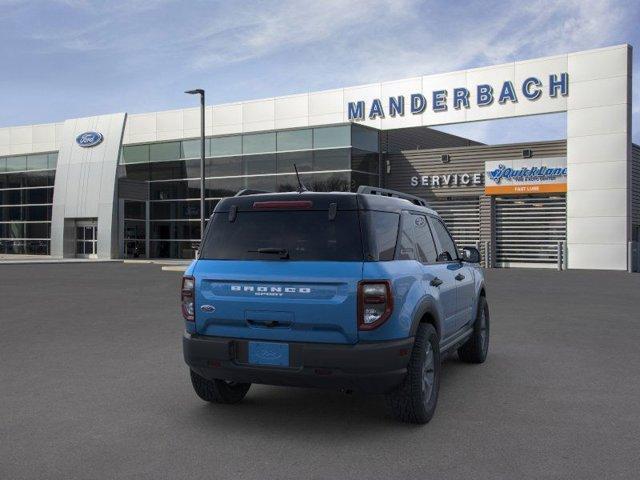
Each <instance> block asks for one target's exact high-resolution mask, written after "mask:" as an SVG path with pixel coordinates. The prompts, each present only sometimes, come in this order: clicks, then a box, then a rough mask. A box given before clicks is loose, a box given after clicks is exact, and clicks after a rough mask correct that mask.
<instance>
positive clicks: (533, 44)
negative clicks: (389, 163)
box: [0, 0, 640, 132]
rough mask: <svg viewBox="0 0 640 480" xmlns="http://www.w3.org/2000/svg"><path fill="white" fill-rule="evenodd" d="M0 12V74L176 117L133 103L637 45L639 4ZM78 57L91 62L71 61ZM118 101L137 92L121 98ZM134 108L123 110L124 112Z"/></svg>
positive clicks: (382, 2)
mask: <svg viewBox="0 0 640 480" xmlns="http://www.w3.org/2000/svg"><path fill="white" fill-rule="evenodd" d="M0 4H1V5H3V7H4V8H2V12H1V13H0V20H1V21H2V25H0V27H5V28H0V41H1V42H2V44H3V45H5V52H4V54H1V55H3V56H2V57H0V59H1V60H4V62H3V63H4V64H11V65H13V66H14V67H13V68H12V69H10V70H11V71H10V72H9V75H12V74H13V72H23V73H22V75H23V76H31V77H34V78H35V77H37V76H38V75H39V74H40V72H38V71H37V68H38V66H39V65H41V64H42V63H43V62H51V63H50V64H51V65H54V64H53V61H52V60H51V59H55V61H56V62H58V61H59V62H61V64H63V65H64V67H63V68H65V69H68V70H65V71H62V72H56V71H55V70H51V71H50V72H49V76H53V77H55V76H58V77H59V78H60V82H69V81H72V80H70V77H71V74H72V73H73V69H74V68H78V69H80V68H84V69H85V70H87V71H89V72H90V73H93V72H98V73H97V77H96V78H92V82H93V83H95V84H96V85H99V86H100V87H101V91H102V92H103V96H104V102H105V105H109V104H110V103H111V104H113V107H114V108H113V110H123V109H124V110H127V111H132V109H140V108H145V109H147V108H148V109H163V108H172V107H176V106H177V105H178V104H179V103H178V102H179V101H180V100H178V99H173V98H172V99H166V100H164V102H165V103H162V102H161V103H160V104H151V103H149V104H147V103H145V102H144V101H142V100H137V98H140V99H142V98H144V97H146V96H148V97H149V98H154V99H162V98H163V94H164V92H165V91H173V90H176V91H177V92H178V94H180V92H181V90H180V89H179V88H178V89H176V88H175V85H176V84H180V85H182V83H189V84H191V83H192V82H196V83H202V84H206V83H207V82H210V81H211V80H210V79H212V78H215V79H216V80H217V79H220V78H224V79H225V81H226V82H228V83H229V84H230V85H220V84H216V85H215V86H216V89H215V93H214V94H213V95H212V96H211V97H210V98H214V100H215V101H217V102H225V101H231V100H240V99H250V98H261V97H267V96H273V95H283V94H289V93H299V92H304V91H309V90H320V89H329V88H339V87H343V86H350V85H358V84H363V83H372V82H378V81H385V80H395V79H401V78H407V77H412V76H418V75H428V74H433V73H441V72H448V71H454V70H458V69H465V68H471V67H479V66H485V65H492V64H497V63H504V62H510V61H514V60H522V59H527V58H537V57H541V56H546V55H553V54H558V53H566V52H571V51H576V50H584V49H591V48H597V47H600V46H606V45H612V44H618V43H623V42H625V41H630V40H631V41H634V40H635V41H637V39H638V38H640V37H639V34H638V33H637V31H636V25H635V20H636V19H637V18H639V17H640V4H639V3H638V2H637V1H633V0H628V1H615V0H600V1H597V0H582V1H579V0H566V1H548V0H529V1H527V2H517V3H515V2H512V1H502V0H483V1H482V2H452V1H447V0H427V1H419V0H396V1H394V0H352V1H347V0H320V1H316V2H308V1H301V0H280V1H276V0H247V1H242V2H229V1H207V0H190V2H188V4H187V2H184V1H179V0H145V1H142V0H136V1H132V0H111V1H109V2H93V1H89V0H57V1H42V2H35V3H34V2H29V3H26V2H16V3H14V2H11V1H7V0H0ZM7 46H10V48H9V49H7ZM82 53H95V54H97V55H90V56H88V57H87V58H90V60H88V61H87V62H76V59H77V58H82V57H81V56H80V55H79V54H82ZM9 55H12V57H11V58H9V57H8V56H9ZM21 62H28V63H29V65H23V64H22V63H21ZM54 68H55V67H54ZM29 69H34V70H33V71H31V70H29ZM634 73H636V74H638V67H636V68H635V69H634ZM15 75H16V76H17V75H18V73H15ZM85 75H86V73H85ZM77 78H79V79H82V78H83V77H82V76H78V77H77ZM84 78H86V77H84ZM636 78H638V75H636ZM15 81H19V79H16V78H14V77H11V76H9V77H6V76H5V82H15ZM50 82H51V80H50ZM85 82H86V80H85ZM100 82H104V83H103V84H101V83H100ZM107 82H108V83H107ZM49 85H50V86H51V87H56V85H54V84H53V83H49V84H48V86H49ZM65 88H68V89H69V95H70V96H71V95H72V91H73V87H70V86H69V85H67V84H65V83H60V84H59V85H57V89H58V90H57V91H59V92H64V89H65ZM124 90H126V91H130V92H134V93H135V92H139V93H138V94H137V95H135V94H134V93H132V94H131V95H130V96H129V97H127V98H124V97H122V92H123V91H124ZM639 92H640V89H635V93H634V100H635V102H634V103H635V106H634V117H637V116H638V114H639V113H640V112H639V111H638V108H639V107H640V97H639V94H640V93H639ZM108 95H111V96H112V97H111V98H110V97H108ZM214 95H218V96H217V97H215V96H214ZM132 97H133V98H134V100H135V101H134V104H133V105H131V104H130V103H127V104H125V103H124V101H125V100H127V101H129V102H130V101H131V99H132ZM40 102H42V99H41V100H40ZM119 102H123V103H122V104H120V103H119ZM172 102H174V103H172ZM61 103H63V104H64V102H61ZM105 108H108V107H105ZM133 111H135V110H133ZM69 114H70V112H67V111H65V112H61V113H58V114H56V116H55V117H54V118H64V117H66V116H68V115H69ZM41 120H42V119H40V121H41ZM636 124H640V122H636ZM483 128H484V127H483ZM477 131H478V132H480V129H479V127H478V128H477ZM483 131H484V130H483ZM635 131H636V132H638V131H639V130H638V126H636V130H635Z"/></svg>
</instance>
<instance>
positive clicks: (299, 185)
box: [293, 163, 308, 193]
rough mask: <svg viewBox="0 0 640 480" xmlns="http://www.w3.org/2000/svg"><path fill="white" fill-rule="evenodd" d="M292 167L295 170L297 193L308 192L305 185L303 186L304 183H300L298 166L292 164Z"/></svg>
mask: <svg viewBox="0 0 640 480" xmlns="http://www.w3.org/2000/svg"><path fill="white" fill-rule="evenodd" d="M293 168H294V170H295V171H296V178H297V179H298V193H302V192H308V190H307V187H305V186H304V183H302V180H300V174H299V173H298V167H297V166H296V164H295V163H294V164H293Z"/></svg>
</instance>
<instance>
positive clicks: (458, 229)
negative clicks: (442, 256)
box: [427, 197, 480, 247]
mask: <svg viewBox="0 0 640 480" xmlns="http://www.w3.org/2000/svg"><path fill="white" fill-rule="evenodd" d="M427 202H428V204H429V207H430V208H432V209H434V210H435V211H436V212H438V213H439V214H440V216H441V217H442V219H443V220H444V223H445V224H446V225H447V227H448V228H449V231H450V232H451V235H453V238H454V239H455V241H456V243H457V245H458V247H475V246H476V243H477V242H478V240H480V201H479V198H478V197H460V198H454V199H451V200H428V201H427Z"/></svg>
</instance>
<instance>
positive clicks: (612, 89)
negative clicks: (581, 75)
mask: <svg viewBox="0 0 640 480" xmlns="http://www.w3.org/2000/svg"><path fill="white" fill-rule="evenodd" d="M570 85H571V86H570V92H571V93H570V94H569V96H568V97H567V107H568V108H569V109H571V110H577V109H580V108H590V107H605V106H609V105H618V104H625V103H626V102H627V101H628V100H629V99H628V96H627V91H626V88H627V77H626V76H620V77H610V78H601V79H598V80H588V81H584V82H572V81H570Z"/></svg>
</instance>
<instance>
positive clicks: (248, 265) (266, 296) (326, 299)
mask: <svg viewBox="0 0 640 480" xmlns="http://www.w3.org/2000/svg"><path fill="white" fill-rule="evenodd" d="M362 267H363V264H362V262H345V261H269V260H266V261H259V260H245V261H237V260H236V261H228V260H199V261H198V262H197V264H196V266H195V271H194V274H195V277H196V297H195V302H196V305H195V306H196V329H197V332H198V333H199V334H202V335H212V336H222V337H235V338H247V339H256V340H277V341H293V342H319V343H344V344H353V343H356V342H357V339H358V330H357V298H356V293H357V290H358V289H357V286H358V282H359V281H360V280H362ZM203 306H204V308H203Z"/></svg>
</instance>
